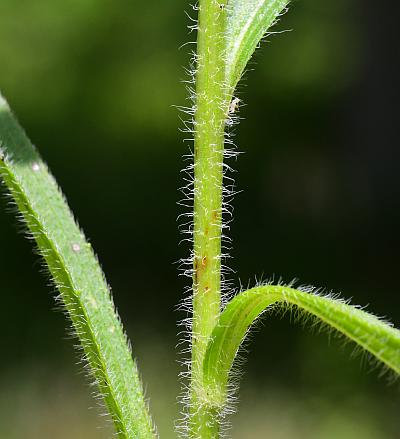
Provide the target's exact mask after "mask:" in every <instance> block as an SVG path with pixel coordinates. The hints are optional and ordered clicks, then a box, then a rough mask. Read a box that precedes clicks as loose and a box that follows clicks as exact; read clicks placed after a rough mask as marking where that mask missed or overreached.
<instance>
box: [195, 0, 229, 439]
mask: <svg viewBox="0 0 400 439" xmlns="http://www.w3.org/2000/svg"><path fill="white" fill-rule="evenodd" d="M225 3H226V1H217V0H201V1H200V4H199V8H200V10H199V24H198V27H199V28H198V44H197V57H198V59H197V74H196V113H195V124H194V130H195V151H194V232H193V233H194V235H193V239H194V249H193V251H194V254H193V327H192V369H191V408H190V421H189V424H190V425H189V430H190V432H189V434H190V436H191V437H196V438H197V437H199V438H209V437H217V435H218V423H217V422H216V420H215V418H213V417H209V416H208V413H205V412H204V411H203V400H204V392H203V390H204V389H203V386H202V374H203V367H202V365H203V359H204V354H205V351H206V348H207V343H208V339H209V337H210V334H211V332H212V330H213V328H214V326H215V324H216V323H217V320H218V317H219V314H220V307H221V234H222V233H221V230H222V180H223V158H224V130H225V120H226V115H227V93H226V87H225V61H224V47H225V36H224V23H225V15H226V11H225V8H224V6H225Z"/></svg>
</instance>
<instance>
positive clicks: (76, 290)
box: [0, 95, 154, 439]
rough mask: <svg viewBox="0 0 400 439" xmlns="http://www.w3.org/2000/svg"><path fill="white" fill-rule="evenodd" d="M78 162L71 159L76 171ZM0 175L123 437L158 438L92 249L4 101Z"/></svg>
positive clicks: (0, 105) (1, 107) (0, 122)
mask: <svg viewBox="0 0 400 439" xmlns="http://www.w3.org/2000/svg"><path fill="white" fill-rule="evenodd" d="M73 163H74V158H73V157H71V162H70V164H69V166H70V167H71V172H73ZM0 177H1V178H2V179H3V181H4V183H5V185H6V186H7V188H8V190H9V193H10V195H11V197H12V199H13V202H14V204H15V205H16V208H17V210H18V211H19V213H20V215H21V217H22V219H23V220H24V222H25V223H26V225H27V227H28V229H29V232H30V235H31V236H32V237H33V238H34V239H35V241H36V243H37V246H38V249H39V251H40V253H41V255H42V256H43V258H44V259H45V261H46V264H47V266H48V268H49V271H50V274H51V276H52V278H53V279H54V282H55V284H56V286H57V288H58V290H59V292H60V300H61V301H62V303H63V304H64V305H65V308H66V311H67V313H68V315H69V317H70V319H71V322H72V325H73V328H74V331H75V333H76V335H77V336H78V338H79V340H80V343H81V345H82V348H83V352H84V357H85V360H86V361H87V364H88V366H89V367H90V371H91V373H92V374H93V377H94V381H95V382H96V384H97V387H98V389H99V392H100V394H101V396H102V397H103V398H104V401H105V403H106V406H107V408H108V410H109V412H110V414H111V416H112V418H113V421H114V423H115V426H116V429H117V433H118V437H121V438H124V439H133V438H136V437H140V438H152V437H154V435H153V426H152V422H151V419H150V416H149V414H148V412H147V407H146V403H145V400H144V397H143V390H142V385H141V382H140V379H139V373H138V370H137V367H136V364H135V362H133V360H132V357H131V353H130V349H129V347H128V344H127V340H126V337H125V334H124V332H123V329H122V325H121V323H120V321H119V318H118V315H117V314H116V311H115V309H114V304H113V301H112V298H111V295H110V291H109V288H108V286H107V283H106V281H105V279H104V275H103V273H102V270H101V268H100V266H99V263H98V261H97V259H96V257H95V255H94V252H93V250H92V247H91V245H90V244H89V243H88V242H87V241H86V239H85V237H84V235H83V233H82V232H81V231H80V230H79V227H78V226H77V224H76V222H75V221H74V218H73V215H72V213H71V211H70V210H69V207H68V205H67V203H66V201H65V199H64V197H63V195H62V193H61V191H60V190H59V188H58V186H57V184H56V182H55V180H54V178H53V176H52V175H51V174H50V172H49V170H48V168H47V166H46V164H45V163H44V162H43V161H42V159H41V158H40V156H39V154H38V152H37V151H36V149H35V148H34V147H33V145H32V144H31V142H30V141H29V139H28V138H27V136H26V135H25V133H24V131H23V129H22V128H21V127H20V126H19V124H18V122H17V121H16V119H15V118H14V117H13V115H12V114H11V111H10V109H9V107H8V105H7V103H6V101H5V100H4V99H3V98H2V96H1V95H0Z"/></svg>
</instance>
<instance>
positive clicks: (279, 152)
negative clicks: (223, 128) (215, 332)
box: [0, 0, 400, 439]
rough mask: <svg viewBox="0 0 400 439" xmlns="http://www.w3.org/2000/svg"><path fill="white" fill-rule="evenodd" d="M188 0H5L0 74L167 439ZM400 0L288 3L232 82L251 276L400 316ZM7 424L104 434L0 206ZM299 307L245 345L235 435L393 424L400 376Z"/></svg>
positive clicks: (240, 239) (2, 413)
mask: <svg viewBox="0 0 400 439" xmlns="http://www.w3.org/2000/svg"><path fill="white" fill-rule="evenodd" d="M185 10H186V11H188V12H191V13H192V11H191V8H190V6H189V4H188V2H186V1H183V0H169V1H165V2H160V1H156V0H148V1H146V2H139V1H137V0H136V1H135V0H129V1H127V0H113V1H110V0H63V1H61V0H35V1H29V0H0V88H1V90H2V92H3V93H4V95H5V96H6V97H7V99H8V100H9V103H10V105H11V106H12V107H13V109H14V111H15V112H16V114H17V115H18V117H19V119H20V122H21V123H22V125H23V126H24V127H25V129H26V130H27V132H28V134H29V136H30V137H31V139H32V141H33V142H34V143H35V144H36V145H37V146H38V148H39V149H40V151H41V153H42V155H43V156H44V157H45V159H46V161H47V162H48V163H49V165H50V168H51V169H52V170H53V173H54V174H55V175H56V177H57V179H58V182H59V183H60V185H61V187H62V188H63V190H64V192H65V194H66V195H67V197H68V200H69V203H70V205H71V207H72V208H73V210H74V212H75V214H76V217H77V218H78V219H79V222H80V224H81V226H82V227H83V229H84V230H85V232H86V234H87V236H88V237H89V238H90V240H91V242H92V243H93V245H94V247H95V249H96V251H97V253H98V255H99V258H100V260H101V262H102V265H103V268H104V270H105V272H106V274H107V278H108V280H109V282H110V284H111V285H112V287H113V292H114V298H115V302H116V304H117V306H118V309H119V312H120V314H121V316H122V319H123V321H124V323H125V326H126V329H127V332H128V334H129V337H130V338H131V340H132V342H133V346H134V353H135V355H136V356H137V357H138V358H139V364H140V366H141V371H142V375H143V380H144V382H145V383H146V388H147V394H148V396H149V398H150V400H151V406H152V409H153V411H154V412H155V420H156V422H157V424H158V426H159V430H160V433H161V437H164V438H172V437H174V433H173V421H172V419H173V418H174V417H175V418H176V417H177V416H178V413H179V405H178V404H177V402H176V398H177V395H178V394H179V389H180V387H179V384H178V383H177V379H176V377H177V374H178V372H179V370H180V366H179V364H178V363H177V361H176V359H177V355H178V352H179V349H178V348H176V345H177V343H178V341H179V337H178V336H177V332H178V329H177V326H176V321H177V320H179V319H181V318H182V317H184V316H183V315H182V314H181V313H180V312H179V311H177V310H176V305H177V304H178V303H179V302H181V300H182V298H183V294H184V293H183V290H184V287H185V286H186V285H188V280H187V279H185V278H183V277H180V276H178V267H177V264H176V261H178V260H179V258H182V257H186V256H187V255H188V248H187V247H185V245H178V242H179V241H180V239H181V235H180V234H179V232H178V231H177V225H178V224H177V221H176V218H177V216H178V215H179V213H182V211H181V210H180V208H179V206H177V204H176V202H177V201H178V200H179V198H180V195H179V192H178V190H177V189H178V188H179V187H180V186H182V185H183V180H182V178H183V175H182V173H181V172H180V170H181V169H182V168H183V166H184V161H183V159H182V156H183V155H184V154H186V153H188V150H189V145H188V144H185V143H184V142H183V139H184V137H185V135H184V134H182V133H180V132H179V128H182V123H181V121H180V117H182V115H180V114H179V112H178V111H177V109H176V108H175V107H174V105H178V106H179V105H187V101H186V96H185V90H184V86H183V84H182V80H184V79H187V78H186V76H185V73H184V67H185V66H188V64H189V57H190V50H191V49H190V46H184V47H182V48H180V47H181V46H182V45H183V44H184V43H185V42H187V41H189V40H194V39H195V35H194V34H189V33H188V31H187V28H186V26H187V25H188V24H190V20H189V19H188V17H187V16H186V15H185V13H184V11H185ZM399 19H400V12H399V7H398V2H396V1H395V0H382V1H381V2H379V5H378V4H377V3H376V2H375V1H373V0H362V1H361V0H336V1H334V2H321V1H320V0H301V1H300V0H295V1H294V2H293V4H292V6H291V8H290V11H289V12H288V13H287V14H286V16H285V17H284V18H283V19H282V21H281V23H280V24H279V25H278V26H276V27H275V28H274V30H275V31H284V30H290V32H283V33H281V34H277V35H272V36H270V37H268V38H267V41H266V43H265V44H263V49H262V50H260V51H259V52H258V53H257V55H256V57H255V58H254V62H253V63H252V65H251V68H252V69H253V67H255V66H257V68H256V69H255V70H254V71H250V72H249V73H248V74H247V75H246V79H245V81H244V83H243V85H242V86H241V87H240V94H239V96H240V97H242V99H243V101H244V103H245V105H243V106H242V108H241V111H240V115H241V116H242V117H243V121H242V123H241V125H240V128H236V129H235V132H236V138H235V141H236V143H237V145H238V148H239V150H240V151H242V152H244V154H241V155H240V157H239V158H238V160H237V161H235V162H234V163H231V165H232V166H233V167H234V168H235V169H236V170H237V171H238V172H237V173H236V174H235V179H236V183H237V189H238V190H241V191H243V192H242V193H241V194H239V195H237V196H236V197H235V200H234V202H233V204H234V209H235V221H234V222H233V224H232V227H231V232H230V233H231V237H232V238H233V243H234V247H233V251H232V255H233V259H232V260H230V261H229V264H230V266H231V267H232V268H233V269H234V270H235V273H233V274H232V275H231V280H232V281H233V282H234V283H235V284H236V285H239V283H240V282H241V283H242V284H244V285H247V284H248V283H249V284H250V285H251V284H253V283H254V282H255V281H256V279H269V278H271V277H273V276H275V279H278V278H280V277H282V279H283V280H285V281H290V280H292V279H293V278H298V279H299V282H300V283H303V284H313V285H316V286H320V287H324V288H326V289H327V290H333V291H335V292H342V293H343V295H344V296H345V297H352V298H353V302H354V303H359V304H362V305H368V304H369V309H370V310H373V311H374V312H376V313H377V314H379V315H383V316H390V318H391V320H392V321H393V322H394V324H395V325H397V326H400V306H399V305H400V289H399V287H398V283H397V280H398V274H399V272H398V267H399V250H398V249H399V233H398V225H399V220H400V218H399V216H400V197H399V195H400V194H399V192H400V181H399V177H398V163H399V156H400V154H399V150H398V143H399V142H398V127H399V120H398V116H399V111H398V103H399V98H400V96H399V90H400V87H399V83H398V77H399V65H398V59H399V55H400V53H399V45H398V32H397V26H398V22H399ZM0 211H1V214H0V278H1V296H2V307H1V309H2V312H1V319H0V333H1V342H0V343H1V355H2V358H1V363H0V387H1V392H0V437H1V438H4V439H21V438H24V439H25V438H26V439H28V438H29V439H31V438H32V439H36V438H41V439H47V438H49V439H50V438H51V439H54V438H57V439H67V438H68V439H70V438H74V439H91V438H100V439H101V438H107V437H111V434H112V431H111V429H110V428H109V426H108V423H107V422H106V420H104V419H103V418H100V417H98V411H97V409H96V408H93V409H89V408H90V407H95V405H96V404H95V403H94V402H93V400H92V399H91V396H90V392H91V390H90V388H89V386H87V380H86V378H85V377H84V376H83V374H82V373H81V372H80V367H79V366H78V365H77V364H76V363H77V357H76V355H75V352H74V348H73V342H72V341H71V339H70V338H69V337H68V335H67V332H66V330H65V319H64V316H63V315H62V313H60V312H58V311H54V300H53V296H54V294H53V291H52V289H51V288H50V287H49V286H48V281H47V279H46V277H45V276H43V275H42V274H40V269H41V264H40V261H39V260H38V257H37V256H34V255H33V254H32V250H31V245H30V243H29V242H27V241H26V240H25V239H23V237H22V236H21V233H17V232H18V231H19V227H17V226H16V223H15V219H14V217H13V215H12V214H9V213H6V211H7V203H6V201H5V200H4V197H2V199H1V201H0ZM292 320H293V319H291V318H290V316H285V317H282V318H281V317H270V318H268V319H267V320H264V322H263V325H262V326H259V328H258V330H257V332H256V333H255V334H254V336H253V337H252V338H253V341H252V343H251V344H250V345H249V350H250V352H249V356H248V358H249V360H248V362H247V365H246V373H245V376H244V378H243V380H242V386H241V392H240V395H241V398H240V404H239V408H240V411H239V413H238V414H237V415H235V416H233V417H232V422H233V430H232V436H233V437H234V438H237V439H238V438H249V439H256V438H257V439H258V438H266V437H270V438H275V439H289V438H301V439H303V438H304V439H305V438H307V439H313V438H318V439H330V438H335V439H336V438H341V439H353V438H360V437H362V438H363V439H390V438H399V437H400V421H399V416H398V415H399V403H400V386H399V384H398V383H397V384H396V383H392V384H390V383H388V380H387V378H385V377H381V376H380V370H379V369H378V370H377V369H375V368H374V367H373V366H371V364H369V363H368V361H365V359H363V358H362V357H360V356H354V355H352V354H353V351H354V348H353V347H352V346H347V345H344V344H343V341H340V340H338V339H337V338H335V337H333V336H330V337H328V336H327V335H326V334H320V333H318V331H317V332H315V331H314V332H312V331H310V330H308V329H307V328H303V327H302V326H301V325H299V324H296V323H295V322H293V321H292Z"/></svg>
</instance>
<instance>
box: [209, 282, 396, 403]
mask: <svg viewBox="0 0 400 439" xmlns="http://www.w3.org/2000/svg"><path fill="white" fill-rule="evenodd" d="M279 303H281V304H284V305H285V304H286V305H289V306H291V305H295V306H297V307H298V308H299V309H301V310H304V311H306V312H308V313H309V314H311V315H313V316H315V317H317V318H319V319H320V320H321V321H322V322H323V323H324V324H326V325H328V326H330V327H332V328H334V329H336V330H337V331H339V332H340V333H342V334H344V335H345V336H347V337H348V338H349V339H351V340H353V341H354V342H356V343H357V344H358V345H359V346H361V347H362V348H364V349H365V350H366V351H368V352H369V353H371V354H372V355H373V356H375V357H376V358H377V359H378V360H379V361H381V362H382V363H384V365H386V366H387V367H388V368H390V369H392V370H393V371H394V372H395V373H397V374H400V331H399V330H398V329H395V328H393V327H392V326H391V325H390V324H388V323H386V322H384V321H382V320H380V319H378V318H377V317H375V316H373V315H371V314H369V313H367V312H365V311H362V310H361V309H359V308H357V307H355V306H352V305H349V304H347V303H345V302H344V301H342V300H338V299H333V298H331V297H328V296H321V295H317V294H315V293H310V292H306V291H301V290H297V289H293V288H290V287H284V286H273V285H266V286H261V287H256V288H253V289H250V290H247V291H244V292H242V293H241V294H239V295H238V296H236V297H235V298H234V299H233V300H232V301H231V302H230V303H229V304H228V305H227V306H226V308H225V310H224V311H223V312H222V314H221V316H220V319H219V322H218V324H217V326H216V327H215V329H214V331H213V334H212V337H211V341H210V342H209V345H208V348H207V352H206V356H205V360H204V380H205V383H206V385H207V386H211V389H212V391H210V395H214V398H215V400H214V401H212V402H211V404H212V405H216V406H218V405H220V404H221V403H222V401H225V400H226V388H227V384H228V380H229V373H230V371H231V368H232V365H233V362H234V359H235V357H236V354H237V352H238V350H239V347H240V345H241V343H242V342H243V340H244V338H245V336H246V334H247V332H248V330H249V328H250V326H251V325H252V324H253V323H254V321H255V320H257V318H258V317H259V316H260V315H261V314H262V313H263V312H264V311H265V310H266V309H268V307H270V306H271V305H274V304H279Z"/></svg>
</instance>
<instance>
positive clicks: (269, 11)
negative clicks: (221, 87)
mask: <svg viewBox="0 0 400 439" xmlns="http://www.w3.org/2000/svg"><path fill="white" fill-rule="evenodd" d="M289 1H290V0H231V2H230V3H228V6H227V8H226V9H227V25H226V84H227V86H228V88H229V89H230V90H231V92H233V90H234V89H235V87H236V85H237V83H238V82H239V80H240V78H241V76H242V75H243V72H244V70H245V68H246V65H247V63H248V62H249V60H250V58H251V56H252V55H253V53H254V51H255V50H256V48H257V46H258V44H259V43H260V41H261V39H262V38H263V37H264V36H265V34H266V32H267V30H268V29H269V28H270V27H271V26H272V25H273V24H274V23H275V21H276V20H277V18H278V17H279V15H280V14H281V13H282V11H283V10H284V9H285V8H286V6H287V5H288V3H289Z"/></svg>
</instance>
